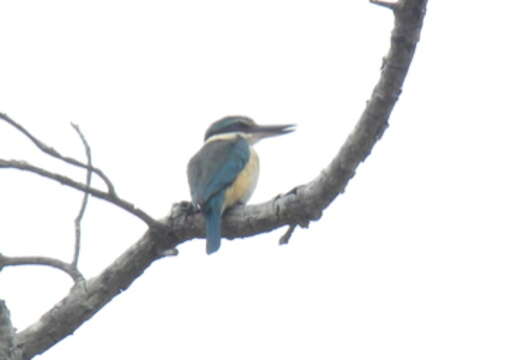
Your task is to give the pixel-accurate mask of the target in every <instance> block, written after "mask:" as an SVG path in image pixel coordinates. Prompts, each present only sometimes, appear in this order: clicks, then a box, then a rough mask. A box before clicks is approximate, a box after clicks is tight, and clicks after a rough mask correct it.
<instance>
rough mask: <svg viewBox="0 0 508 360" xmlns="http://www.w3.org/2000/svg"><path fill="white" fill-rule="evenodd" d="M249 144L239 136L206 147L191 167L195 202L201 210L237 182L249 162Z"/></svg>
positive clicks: (211, 142) (192, 162)
mask: <svg viewBox="0 0 508 360" xmlns="http://www.w3.org/2000/svg"><path fill="white" fill-rule="evenodd" d="M249 156H250V150H249V144H248V143H247V141H246V140H245V139H244V138H242V137H240V136H238V137H236V138H234V139H231V140H215V141H210V142H208V143H206V144H205V145H204V146H203V147H202V148H201V150H199V152H198V153H197V154H196V155H194V157H193V158H192V159H191V160H190V162H189V164H188V166H187V176H188V180H189V186H190V189H191V196H192V201H193V202H194V203H195V204H198V205H200V206H203V205H205V204H206V203H207V202H208V201H209V199H210V198H211V197H212V196H213V195H214V194H217V193H219V192H220V191H222V190H224V189H226V188H227V187H228V186H229V185H230V184H231V183H233V181H234V180H235V179H236V177H237V176H238V174H239V173H240V171H242V169H243V168H244V167H245V165H246V164H247V162H248V161H249Z"/></svg>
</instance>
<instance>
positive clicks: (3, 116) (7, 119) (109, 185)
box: [0, 113, 116, 197]
mask: <svg viewBox="0 0 508 360" xmlns="http://www.w3.org/2000/svg"><path fill="white" fill-rule="evenodd" d="M0 120H4V121H5V122H6V123H8V124H9V125H12V126H13V127H14V128H16V129H17V130H19V131H20V132H21V133H22V134H23V135H25V136H26V137H27V138H29V139H30V141H31V142H33V143H34V144H35V146H37V147H38V148H39V150H41V151H42V152H44V153H46V154H48V155H50V156H53V157H54V158H57V159H59V160H62V161H63V162H66V163H68V164H71V165H74V166H77V167H81V168H84V169H88V170H90V171H93V172H94V173H95V174H97V176H99V177H100V178H101V179H102V180H103V181H104V183H105V184H106V186H107V188H108V193H109V194H110V195H112V196H114V197H116V192H115V188H114V186H113V183H112V182H111V180H109V178H108V177H107V176H106V175H105V174H104V173H103V172H102V170H100V169H97V168H95V167H93V166H89V165H87V164H83V163H82V162H81V161H78V160H76V159H73V158H71V157H68V156H63V155H61V154H60V153H59V152H58V151H56V150H55V149H53V148H52V147H49V146H47V145H46V144H44V143H43V142H42V141H40V140H39V139H37V138H36V137H35V136H33V135H32V134H31V133H30V132H29V131H28V130H27V129H25V128H24V127H23V126H21V125H20V124H18V123H17V122H15V121H14V120H13V119H11V118H10V117H9V116H7V114H3V113H0Z"/></svg>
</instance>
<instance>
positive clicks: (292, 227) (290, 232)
mask: <svg viewBox="0 0 508 360" xmlns="http://www.w3.org/2000/svg"><path fill="white" fill-rule="evenodd" d="M295 229H296V224H291V225H289V227H288V229H287V231H286V232H285V233H284V235H282V237H281V238H280V240H279V245H287V244H289V239H291V235H293V231H295Z"/></svg>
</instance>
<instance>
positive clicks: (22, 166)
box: [0, 159, 156, 226]
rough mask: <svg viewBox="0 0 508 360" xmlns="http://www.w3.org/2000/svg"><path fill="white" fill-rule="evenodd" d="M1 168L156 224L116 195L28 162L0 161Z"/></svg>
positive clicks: (141, 211)
mask: <svg viewBox="0 0 508 360" xmlns="http://www.w3.org/2000/svg"><path fill="white" fill-rule="evenodd" d="M0 168H11V169H18V170H24V171H29V172H31V173H34V174H37V175H40V176H42V177H45V178H48V179H51V180H54V181H57V182H59V183H60V184H62V185H66V186H69V187H72V188H74V189H76V190H79V191H82V192H84V193H88V194H90V195H92V196H94V197H96V198H98V199H102V200H105V201H107V202H110V203H112V204H114V205H116V206H118V207H119V208H121V209H124V210H125V211H127V212H129V213H131V214H132V215H134V216H136V217H138V218H139V219H141V220H143V221H144V222H145V223H146V224H147V225H148V226H152V225H153V224H155V223H156V220H154V219H153V218H152V217H151V216H150V215H148V214H147V213H145V212H144V211H143V210H141V209H139V208H137V207H136V206H134V205H133V204H131V203H129V202H127V201H125V200H123V199H121V198H119V197H117V196H116V195H113V194H110V193H109V192H104V191H101V190H98V189H95V188H92V187H89V186H87V185H85V184H82V183H79V182H77V181H74V180H72V179H71V178H68V177H67V176H63V175H61V174H57V173H52V172H50V171H48V170H45V169H43V168H40V167H37V166H34V165H32V164H30V163H28V162H26V161H18V160H4V159H0Z"/></svg>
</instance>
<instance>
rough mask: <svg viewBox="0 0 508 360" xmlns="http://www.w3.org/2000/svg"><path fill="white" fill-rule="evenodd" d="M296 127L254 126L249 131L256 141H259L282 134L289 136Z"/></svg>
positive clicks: (292, 125)
mask: <svg viewBox="0 0 508 360" xmlns="http://www.w3.org/2000/svg"><path fill="white" fill-rule="evenodd" d="M295 128H296V125H294V124H290V125H267V126H263V125H256V126H255V127H254V128H252V129H251V133H252V136H253V137H255V138H256V139H257V140H261V139H263V138H266V137H271V136H279V135H284V134H289V133H290V132H293V131H295Z"/></svg>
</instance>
